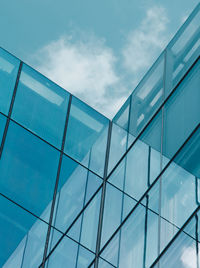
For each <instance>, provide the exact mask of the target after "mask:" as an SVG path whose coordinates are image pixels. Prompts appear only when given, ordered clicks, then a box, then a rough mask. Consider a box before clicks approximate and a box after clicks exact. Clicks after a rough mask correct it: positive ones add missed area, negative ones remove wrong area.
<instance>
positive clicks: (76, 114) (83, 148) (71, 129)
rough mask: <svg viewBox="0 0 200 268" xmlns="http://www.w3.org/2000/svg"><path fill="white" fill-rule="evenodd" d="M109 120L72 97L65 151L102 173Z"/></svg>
mask: <svg viewBox="0 0 200 268" xmlns="http://www.w3.org/2000/svg"><path fill="white" fill-rule="evenodd" d="M108 122H109V121H108V119H107V118H105V117H104V116H102V115H101V114H99V113H97V112H96V111H95V110H93V109H92V108H91V107H89V106H88V105H86V104H85V103H83V102H81V101H79V100H78V99H77V98H74V97H73V98H72V104H71V110H70V117H69V123H68V128H67V136H66V142H65V152H66V153H67V154H69V155H70V156H72V157H73V158H74V159H76V160H78V161H79V162H81V163H83V164H84V165H85V166H86V167H88V166H89V167H90V169H91V170H93V171H95V172H97V173H98V174H100V175H103V168H104V162H105V152H106V144H107V127H108ZM96 160H98V161H97V162H96ZM97 163H98V164H97Z"/></svg>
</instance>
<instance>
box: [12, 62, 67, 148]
mask: <svg viewBox="0 0 200 268" xmlns="http://www.w3.org/2000/svg"><path fill="white" fill-rule="evenodd" d="M68 100H69V93H68V92H66V91H65V90H64V89H62V88H60V87H59V86H57V85H56V84H54V83H53V82H51V81H50V80H48V79H47V78H46V77H44V76H43V75H41V74H40V73H38V72H36V71H35V70H33V69H32V68H30V67H28V66H27V65H23V68H22V73H21V77H20V80H19V85H18V89H17V94H16V98H15V103H14V107H13V113H12V118H13V119H15V120H16V121H17V122H19V123H20V124H22V125H23V126H25V127H26V128H28V129H30V130H31V131H33V132H34V133H36V134H38V135H39V136H40V137H42V138H44V139H45V140H47V141H48V142H50V143H52V144H53V145H55V146H56V147H58V148H60V147H61V142H62V137H63V130H64V125H65V119H66V112H67V105H68ZM22 104H23V105H22Z"/></svg>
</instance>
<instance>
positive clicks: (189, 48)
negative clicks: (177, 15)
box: [166, 5, 200, 96]
mask: <svg viewBox="0 0 200 268" xmlns="http://www.w3.org/2000/svg"><path fill="white" fill-rule="evenodd" d="M199 30H200V5H199V6H198V7H197V8H196V9H195V10H194V11H193V13H192V14H191V15H190V17H189V19H188V20H187V21H186V22H185V24H184V25H183V26H182V27H181V29H180V30H179V32H178V33H177V34H176V36H175V37H174V38H173V40H172V41H171V42H170V44H169V45H168V47H167V58H166V62H167V66H166V96H167V95H168V94H169V93H170V92H171V90H172V89H173V88H174V86H175V85H176V84H177V83H178V82H179V81H180V79H181V78H182V77H183V75H184V74H185V73H186V71H187V70H188V69H189V68H190V66H191V65H192V64H193V63H194V61H195V60H196V59H197V57H198V56H199V55H200V37H199Z"/></svg>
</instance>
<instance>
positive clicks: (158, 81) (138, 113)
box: [129, 54, 164, 137]
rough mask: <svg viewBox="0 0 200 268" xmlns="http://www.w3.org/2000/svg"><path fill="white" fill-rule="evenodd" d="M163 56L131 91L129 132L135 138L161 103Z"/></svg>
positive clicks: (162, 55)
mask: <svg viewBox="0 0 200 268" xmlns="http://www.w3.org/2000/svg"><path fill="white" fill-rule="evenodd" d="M163 72H164V54H161V56H160V57H159V58H158V60H157V61H156V62H155V64H154V65H153V66H152V68H151V69H150V70H149V72H148V73H147V74H146V76H145V77H144V78H143V80H142V81H141V82H140V84H139V85H138V87H137V88H136V89H135V90H134V91H133V94H132V103H131V113H130V126H129V132H130V133H131V134H132V135H134V136H135V137H137V135H138V134H139V133H140V131H141V130H142V129H143V128H144V126H145V125H146V124H147V122H148V121H149V120H150V119H151V117H152V116H153V114H154V113H155V112H156V110H157V109H158V107H159V106H160V105H161V103H162V101H163Z"/></svg>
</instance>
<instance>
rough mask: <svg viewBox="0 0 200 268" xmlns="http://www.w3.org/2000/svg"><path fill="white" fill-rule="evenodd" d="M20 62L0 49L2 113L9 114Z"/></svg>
mask: <svg viewBox="0 0 200 268" xmlns="http://www.w3.org/2000/svg"><path fill="white" fill-rule="evenodd" d="M19 64H20V61H19V60H18V59H17V58H15V57H14V56H12V55H11V54H9V53H8V52H6V51H5V50H4V49H2V48H0V111H1V112H2V113H4V114H6V115H7V114H8V111H9V107H10V102H11V99H12V95H13V90H14V87H15V83H16V79H17V73H18V69H19Z"/></svg>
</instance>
